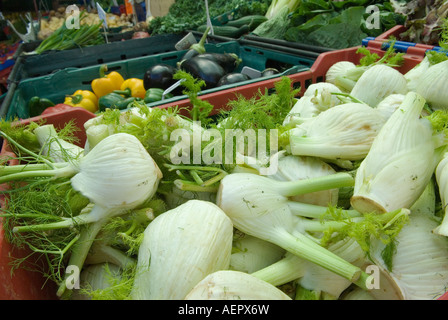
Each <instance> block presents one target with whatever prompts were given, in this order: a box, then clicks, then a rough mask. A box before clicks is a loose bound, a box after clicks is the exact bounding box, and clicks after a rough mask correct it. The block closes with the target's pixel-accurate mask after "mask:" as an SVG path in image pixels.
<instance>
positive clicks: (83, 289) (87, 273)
mask: <svg viewBox="0 0 448 320" xmlns="http://www.w3.org/2000/svg"><path fill="white" fill-rule="evenodd" d="M121 271H122V269H121V268H120V267H118V266H117V265H114V264H112V263H97V264H91V265H89V266H87V267H86V268H84V269H83V270H82V271H81V275H80V278H79V279H80V285H79V289H74V290H73V294H72V296H71V297H70V300H91V299H92V297H91V292H92V291H96V290H104V289H107V288H109V287H112V286H113V285H114V284H115V283H116V282H118V281H120V279H121V277H122V275H121Z"/></svg>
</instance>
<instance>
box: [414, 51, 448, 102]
mask: <svg viewBox="0 0 448 320" xmlns="http://www.w3.org/2000/svg"><path fill="white" fill-rule="evenodd" d="M447 73H448V60H445V61H443V62H440V63H437V64H434V65H432V66H430V67H429V68H428V69H427V70H426V71H424V72H423V74H422V75H421V76H420V77H419V79H418V82H417V85H416V88H415V91H416V92H417V93H419V94H421V95H422V96H423V98H425V99H426V102H427V103H428V104H429V105H430V106H431V108H432V109H434V110H439V109H442V110H447V109H448V90H447V81H448V78H447Z"/></svg>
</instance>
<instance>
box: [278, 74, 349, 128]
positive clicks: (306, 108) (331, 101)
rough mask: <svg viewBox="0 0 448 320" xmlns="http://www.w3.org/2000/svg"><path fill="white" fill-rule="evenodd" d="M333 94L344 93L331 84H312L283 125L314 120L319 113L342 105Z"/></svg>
mask: <svg viewBox="0 0 448 320" xmlns="http://www.w3.org/2000/svg"><path fill="white" fill-rule="evenodd" d="M333 93H342V91H341V90H340V89H339V88H338V87H336V86H335V85H333V84H331V83H326V82H319V83H314V84H311V85H310V86H309V87H308V88H307V89H306V91H305V93H304V94H303V97H301V98H300V99H299V100H298V101H297V102H296V103H295V104H294V106H293V107H292V109H291V110H290V112H289V113H288V115H287V116H286V117H285V120H284V121H283V125H295V124H300V123H302V122H303V121H306V120H307V119H308V118H313V117H315V116H317V115H318V114H319V113H321V112H323V111H325V110H327V109H329V108H332V107H334V106H337V105H338V104H340V103H341V101H340V100H339V98H338V97H337V96H336V95H334V94H333Z"/></svg>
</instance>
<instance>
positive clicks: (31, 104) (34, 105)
mask: <svg viewBox="0 0 448 320" xmlns="http://www.w3.org/2000/svg"><path fill="white" fill-rule="evenodd" d="M53 106H54V103H53V102H52V101H51V100H49V99H47V98H40V97H38V96H34V97H32V98H31V99H30V100H29V101H28V110H29V115H30V117H36V116H40V115H41V114H42V112H44V110H45V109H47V108H49V107H53Z"/></svg>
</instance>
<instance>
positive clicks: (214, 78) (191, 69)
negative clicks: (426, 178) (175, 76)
mask: <svg viewBox="0 0 448 320" xmlns="http://www.w3.org/2000/svg"><path fill="white" fill-rule="evenodd" d="M179 67H180V69H182V70H184V71H186V72H188V73H189V74H191V75H192V76H193V77H194V78H196V79H202V80H204V82H205V84H206V86H205V89H210V88H215V87H216V86H217V85H218V82H219V80H220V79H221V78H222V77H223V76H224V75H225V74H226V72H225V70H224V69H223V68H222V67H221V66H220V65H219V64H218V63H216V62H214V61H212V60H209V59H204V58H200V57H199V56H196V57H193V58H191V59H188V60H184V61H182V62H181V63H180V65H179Z"/></svg>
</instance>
